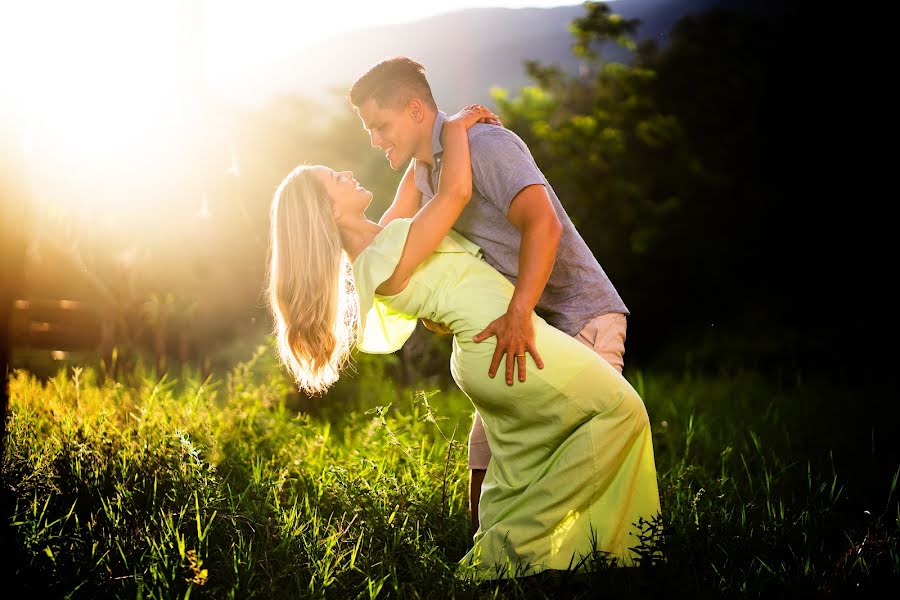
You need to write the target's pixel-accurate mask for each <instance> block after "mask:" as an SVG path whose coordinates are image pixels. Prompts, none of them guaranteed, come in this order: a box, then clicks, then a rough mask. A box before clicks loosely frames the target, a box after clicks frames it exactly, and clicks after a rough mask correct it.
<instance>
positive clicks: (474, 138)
mask: <svg viewBox="0 0 900 600" xmlns="http://www.w3.org/2000/svg"><path fill="white" fill-rule="evenodd" d="M446 119H447V115H446V114H445V113H444V112H438V114H437V118H435V120H434V128H433V130H432V141H431V143H432V152H433V155H434V164H435V166H434V168H433V169H431V171H432V172H431V173H430V179H429V166H428V165H427V164H426V163H424V162H421V161H416V164H415V180H416V187H417V188H418V189H419V191H420V192H422V204H425V203H426V202H428V201H430V200H431V199H432V198H433V197H434V195H435V193H436V192H437V189H438V181H439V180H440V176H441V167H442V162H443V154H444V148H443V146H442V145H441V131H442V130H443V127H444V121H445V120H446ZM468 134H469V151H470V153H471V156H472V198H471V199H470V200H469V203H468V204H467V205H466V207H465V209H463V211H462V214H460V216H459V219H457V221H456V224H455V225H454V226H453V228H454V229H455V230H456V231H458V232H459V233H461V234H462V235H464V236H465V237H466V238H468V239H469V240H471V241H472V242H474V243H475V244H478V245H479V246H480V247H481V249H482V252H483V255H484V259H485V260H486V261H487V262H488V264H490V265H491V266H492V267H494V268H495V269H497V270H498V271H500V272H501V273H502V274H503V275H504V276H505V277H506V278H507V279H508V280H509V281H510V282H512V284H513V285H515V284H516V281H517V279H518V272H519V249H520V247H521V243H522V234H521V232H520V231H519V230H518V229H517V228H516V226H515V225H513V224H512V223H510V221H509V219H508V218H507V213H508V212H509V207H510V204H512V201H513V198H515V197H516V195H517V194H518V193H519V192H520V191H522V189H523V188H525V187H527V186H529V185H535V184H540V185H543V186H544V187H545V188H546V189H547V195H548V196H549V197H550V201H551V202H552V203H553V208H554V210H555V211H556V216H557V217H558V218H559V222H560V223H561V224H562V236H561V237H560V240H559V248H558V250H557V253H556V262H555V263H554V265H553V271H552V272H551V273H550V278H549V280H548V281H547V286H546V287H545V288H544V292H543V294H541V297H540V299H539V300H538V303H537V306H536V307H535V312H536V313H537V314H538V315H540V316H541V317H543V318H544V319H545V320H546V321H547V322H548V323H550V324H551V325H553V326H554V327H556V328H557V329H561V330H562V331H565V332H566V333H568V334H569V335H573V336H574V335H577V334H578V332H579V331H581V329H582V328H583V327H584V326H585V325H586V324H587V322H588V321H590V320H591V319H593V318H594V317H596V316H598V315H602V314H606V313H622V314H626V315H627V314H629V313H628V309H627V308H626V307H625V304H624V302H622V299H621V298H620V297H619V294H618V292H617V291H616V288H615V287H613V284H612V282H611V281H610V280H609V277H607V276H606V273H605V272H604V271H603V269H602V268H601V267H600V264H599V263H598V262H597V259H596V258H595V257H594V255H593V253H591V250H590V248H588V246H587V244H585V242H584V239H583V238H582V237H581V235H580V234H579V233H578V231H577V230H576V229H575V226H574V225H573V224H572V221H571V219H570V218H569V215H568V214H566V211H565V209H564V208H563V207H562V204H561V203H560V201H559V198H557V196H556V193H555V192H554V191H553V188H552V187H550V183H549V182H548V181H547V178H546V177H544V174H543V173H541V170H540V169H539V168H538V166H537V164H536V163H535V161H534V158H533V157H532V156H531V152H530V151H529V150H528V146H526V145H525V142H523V141H522V139H521V138H519V136H517V135H516V134H515V133H513V132H512V131H510V130H509V129H506V128H504V127H497V126H494V125H487V124H484V123H478V124H476V125H474V126H472V127H471V128H469V130H468Z"/></svg>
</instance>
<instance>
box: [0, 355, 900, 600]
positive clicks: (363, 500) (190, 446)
mask: <svg viewBox="0 0 900 600" xmlns="http://www.w3.org/2000/svg"><path fill="white" fill-rule="evenodd" d="M375 369H376V367H375V365H374V364H372V365H366V364H361V365H360V373H361V375H363V376H364V377H365V379H364V382H370V383H371V384H372V385H373V387H372V388H371V390H372V396H371V397H369V398H368V402H369V406H371V408H369V409H367V410H363V409H362V405H360V406H359V407H358V409H356V410H350V409H348V410H346V411H343V412H340V411H336V412H334V413H332V419H333V420H328V419H324V418H322V417H321V416H315V417H314V416H311V415H310V414H308V413H305V412H296V411H295V410H292V409H291V408H290V407H289V403H290V401H291V398H292V396H291V394H292V390H293V386H292V385H291V384H290V382H288V381H287V380H286V379H285V378H284V377H283V375H281V374H280V373H279V372H278V368H277V363H276V362H275V360H274V357H273V356H272V354H271V350H270V349H268V348H266V347H265V346H263V347H261V348H260V350H259V351H258V352H257V353H255V354H254V356H253V357H252V358H251V359H250V360H249V361H247V362H245V363H241V364H239V365H237V366H236V367H235V368H234V369H233V370H232V372H231V373H230V374H229V375H228V376H227V377H226V378H224V379H223V380H220V381H213V380H209V379H207V380H201V379H200V378H199V377H198V376H197V375H196V374H191V373H189V372H187V373H185V374H184V376H183V378H182V379H181V380H178V381H176V380H170V379H168V378H166V377H163V378H162V379H160V380H156V379H155V378H153V377H149V376H147V375H146V373H142V372H141V371H140V370H138V371H137V372H136V373H135V374H133V375H132V376H130V378H129V379H128V380H127V381H120V382H116V381H112V380H106V381H105V382H104V383H99V381H98V378H97V377H96V375H95V373H94V372H93V371H91V370H82V369H79V368H75V369H72V370H71V371H68V372H66V371H61V372H60V373H58V374H57V375H56V376H55V377H53V378H51V379H49V380H48V381H46V382H45V383H42V382H40V381H38V380H37V379H35V378H34V377H32V376H31V375H29V374H28V373H26V372H23V371H19V372H17V373H16V374H15V377H14V379H13V381H12V385H11V391H12V406H11V420H10V438H9V443H8V448H7V454H6V456H5V457H4V459H5V461H4V471H3V478H2V488H0V489H2V493H0V508H2V518H3V524H2V527H3V530H2V531H3V535H2V536H0V540H2V541H0V546H2V553H3V555H4V556H7V557H9V558H8V559H7V561H6V562H5V563H4V566H3V569H4V572H3V573H4V575H6V577H5V580H6V581H7V582H11V583H9V584H8V585H12V586H13V588H14V591H15V593H16V594H17V595H24V594H26V593H31V594H38V595H45V594H47V593H52V594H55V595H58V596H69V597H73V598H77V597H89V598H90V597H98V596H128V597H135V596H137V597H147V598H163V597H165V598H169V597H175V596H178V597H187V596H188V595H191V596H194V597H242V598H243V597H262V598H269V597H310V598H357V597H363V598H366V597H375V596H379V597H398V598H421V597H460V598H471V597H483V595H485V594H487V595H489V596H491V595H493V597H535V594H536V593H537V592H538V591H540V592H541V593H543V594H547V595H548V597H559V596H560V595H563V596H564V597H568V596H565V594H576V593H579V590H581V593H583V592H584V591H585V590H587V589H595V590H596V589H610V590H611V591H615V592H616V593H619V594H622V595H626V596H627V595H628V594H629V593H632V594H635V595H641V594H643V593H649V592H652V593H664V592H665V593H669V592H671V590H673V589H679V590H683V592H684V593H686V594H688V593H690V594H703V595H722V594H732V593H746V592H750V593H765V592H766V591H775V590H785V589H789V590H793V591H794V592H796V593H797V594H801V595H805V594H809V593H812V592H823V591H825V592H827V591H832V592H835V593H838V592H840V591H841V590H850V589H854V588H856V586H857V585H860V586H862V589H874V588H875V586H876V585H878V584H880V583H883V582H885V581H887V580H889V579H890V578H892V577H897V576H898V575H900V561H898V556H900V554H898V551H900V548H898V544H900V522H898V520H897V517H898V507H900V505H898V496H897V490H896V482H897V474H898V469H897V463H896V462H891V460H893V455H892V454H891V453H890V452H888V453H887V454H884V451H882V452H881V453H880V454H878V456H879V457H880V458H881V460H880V461H878V462H877V468H870V469H868V470H865V469H863V467H864V463H865V462H866V460H861V456H860V453H859V442H860V437H865V436H867V435H868V432H866V431H865V427H863V426H862V424H861V423H859V422H858V421H859V419H857V420H854V419H853V418H851V417H849V416H846V417H845V419H844V421H845V429H844V430H843V432H842V437H845V438H847V440H846V445H841V444H837V443H835V439H834V438H831V437H828V436H825V435H823V433H824V431H825V428H824V424H826V423H831V422H833V421H834V419H835V415H834V413H833V412H832V411H837V410H839V407H841V406H842V402H843V399H844V397H845V395H844V394H843V392H842V391H840V390H829V389H828V388H827V386H825V385H822V384H815V385H813V384H809V383H805V382H802V381H794V382H791V383H787V382H782V383H779V382H777V381H770V380H767V379H764V378H762V377H761V376H760V375H759V374H757V373H752V372H747V373H740V372H738V373H733V374H726V373H722V374H720V375H719V376H717V377H697V376H695V375H692V374H691V373H686V374H685V375H683V376H681V377H672V376H659V375H657V376H653V375H650V374H647V373H643V372H634V373H633V375H632V384H633V385H634V386H635V388H636V389H637V390H638V392H639V393H640V394H641V395H642V397H643V398H644V399H645V402H646V404H647V406H648V411H649V413H650V417H651V424H652V428H653V436H654V447H655V452H656V460H657V469H658V474H659V481H660V492H661V500H662V506H663V511H664V515H663V523H662V524H658V523H657V524H655V526H654V525H648V530H647V538H646V539H641V540H638V541H637V543H638V545H642V544H646V543H647V540H648V539H649V540H651V541H652V540H654V539H656V540H657V541H656V542H653V543H651V544H650V545H649V546H643V547H644V551H646V552H647V553H648V556H649V554H650V553H652V552H656V551H662V553H663V555H664V556H665V557H666V561H665V562H664V563H661V564H659V563H657V564H656V566H649V565H650V564H651V563H648V566H646V567H641V568H640V569H638V570H637V571H636V572H634V573H630V572H628V571H622V570H618V569H609V568H605V569H604V568H600V567H591V568H589V569H588V570H587V571H586V572H584V573H580V574H565V573H559V574H554V575H547V576H545V577H543V578H541V579H540V580H539V581H538V582H537V583H535V582H531V583H528V582H519V581H511V582H505V583H498V584H483V586H482V587H480V588H476V587H475V586H474V584H472V583H470V582H467V581H466V580H465V579H463V578H460V577H458V576H455V575H454V567H455V564H456V561H457V560H458V559H459V558H460V557H461V556H462V555H463V554H464V553H465V551H466V550H467V548H468V545H469V544H470V538H469V531H468V514H467V510H466V506H467V487H466V482H467V473H466V469H465V439H466V435H467V433H468V427H469V424H470V419H471V408H470V407H468V405H467V404H466V403H465V402H466V401H465V398H464V397H463V396H462V395H461V394H460V393H459V392H458V391H446V392H442V393H436V392H422V391H419V392H415V393H412V392H411V391H409V390H405V389H402V388H395V387H393V386H391V385H384V384H382V383H380V382H379V381H378V373H377V372H376V371H375ZM376 394H377V395H376ZM350 402H351V403H352V402H353V400H352V399H350ZM860 418H861V417H860ZM872 435H873V442H872V443H873V444H874V443H875V440H876V437H877V438H878V440H879V442H880V443H883V440H882V438H881V435H882V432H881V431H880V430H879V432H878V433H877V435H876V432H875V430H873V432H872ZM832 448H833V449H834V450H833V452H830V450H831V449H832ZM854 451H855V452H856V453H855V454H853V452H854ZM873 451H874V450H873ZM874 458H875V455H873V456H872V457H870V458H869V459H868V460H870V461H871V460H874ZM850 459H852V460H850ZM854 471H865V472H866V473H867V476H866V477H865V479H866V480H868V481H869V483H870V486H871V487H870V488H866V487H865V486H863V485H862V481H863V478H854V477H853V475H854ZM860 502H865V504H864V505H862V506H860V504H859V503H860ZM861 508H865V509H866V510H867V512H868V516H867V518H866V520H864V521H862V522H860V521H859V520H857V519H853V518H848V515H851V514H852V515H856V514H859V512H861ZM659 525H662V529H661V530H660V529H659V528H658V527H659ZM654 527H655V528H654ZM651 530H652V531H651ZM654 535H656V536H660V537H656V538H654V537H653V536H654ZM535 585H538V586H539V587H538V588H535V587H534V586H535ZM598 586H600V587H598ZM604 586H605V587H604Z"/></svg>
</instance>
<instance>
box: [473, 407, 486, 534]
mask: <svg viewBox="0 0 900 600" xmlns="http://www.w3.org/2000/svg"><path fill="white" fill-rule="evenodd" d="M490 462H491V448H490V446H488V441H487V434H485V432H484V422H483V421H482V420H481V415H480V414H478V411H477V410H476V411H475V419H474V420H473V421H472V430H471V431H470V432H469V469H470V470H471V475H470V477H469V516H470V518H471V523H472V535H475V532H476V531H478V500H479V498H480V497H481V484H482V482H484V474H485V473H486V472H487V468H488V465H489V464H490Z"/></svg>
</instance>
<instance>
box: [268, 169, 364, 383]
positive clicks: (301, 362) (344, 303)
mask: <svg viewBox="0 0 900 600" xmlns="http://www.w3.org/2000/svg"><path fill="white" fill-rule="evenodd" d="M271 228H272V229H271V245H270V249H269V251H270V254H269V277H268V288H269V305H270V308H271V310H272V314H273V316H274V317H275V332H274V333H275V337H276V340H277V344H278V353H279V355H280V357H281V361H282V363H283V364H284V365H285V366H286V367H287V368H288V370H289V371H290V372H291V375H292V376H293V377H294V379H295V380H296V382H297V385H298V386H299V388H300V389H301V390H303V391H304V392H306V393H308V394H320V393H323V392H325V391H326V390H327V389H328V388H329V387H330V386H331V385H332V384H333V383H334V382H335V381H337V379H338V375H339V374H340V370H341V367H343V365H344V364H345V363H346V362H347V360H348V359H349V357H350V351H351V350H352V349H353V344H354V341H355V335H356V328H357V326H358V322H359V306H358V302H357V298H356V290H355V288H354V285H353V273H352V270H351V268H350V260H349V258H348V257H347V254H346V253H345V252H344V250H343V247H342V245H341V234H340V230H339V229H338V226H337V224H336V223H335V221H334V216H333V214H332V209H331V201H330V199H329V197H328V194H327V193H326V191H325V188H324V186H323V185H322V184H321V182H319V181H318V180H317V179H316V178H315V177H314V176H313V174H312V172H311V171H310V167H308V166H306V165H301V166H299V167H297V168H295V169H294V170H293V171H291V172H290V173H289V174H288V175H287V177H285V178H284V180H283V181H282V182H281V184H280V185H279V186H278V189H277V190H276V191H275V197H274V199H273V200H272V212H271Z"/></svg>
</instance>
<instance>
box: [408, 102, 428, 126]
mask: <svg viewBox="0 0 900 600" xmlns="http://www.w3.org/2000/svg"><path fill="white" fill-rule="evenodd" d="M406 107H407V108H409V114H410V115H412V118H413V120H414V121H415V122H416V123H421V122H422V121H423V120H425V103H424V102H422V100H421V99H419V98H410V100H409V102H408V103H407V104H406Z"/></svg>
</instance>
